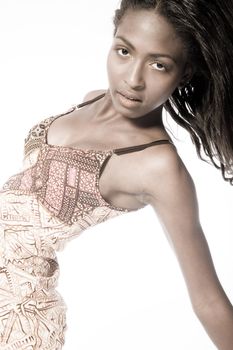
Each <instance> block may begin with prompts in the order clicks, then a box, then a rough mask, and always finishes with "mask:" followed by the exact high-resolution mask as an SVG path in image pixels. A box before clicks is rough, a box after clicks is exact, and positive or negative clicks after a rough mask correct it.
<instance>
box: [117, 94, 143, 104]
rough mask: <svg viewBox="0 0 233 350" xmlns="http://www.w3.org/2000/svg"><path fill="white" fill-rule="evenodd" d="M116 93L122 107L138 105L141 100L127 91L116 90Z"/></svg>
mask: <svg viewBox="0 0 233 350" xmlns="http://www.w3.org/2000/svg"><path fill="white" fill-rule="evenodd" d="M117 94H118V97H119V100H120V103H121V104H122V105H123V106H124V107H138V105H139V104H140V103H141V102H142V100H141V99H140V98H139V97H138V96H136V95H134V94H131V93H128V92H121V91H117Z"/></svg>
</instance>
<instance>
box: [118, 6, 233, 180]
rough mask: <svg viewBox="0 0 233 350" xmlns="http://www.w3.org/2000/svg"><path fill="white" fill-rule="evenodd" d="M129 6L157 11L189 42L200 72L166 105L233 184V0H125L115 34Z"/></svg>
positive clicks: (197, 70)
mask: <svg viewBox="0 0 233 350" xmlns="http://www.w3.org/2000/svg"><path fill="white" fill-rule="evenodd" d="M128 9H135V10H140V9H147V10H152V9H153V10H154V11H155V12H156V13H158V14H160V15H162V16H164V17H165V18H166V19H167V20H168V21H169V22H170V23H171V24H172V25H173V27H174V29H175V30H176V32H177V33H178V35H179V36H180V37H181V39H182V40H183V42H184V44H185V46H186V48H187V52H188V58H189V60H190V62H192V64H193V65H194V74H193V76H192V78H191V80H190V81H189V82H188V83H187V84H186V85H185V86H183V87H182V88H177V89H176V90H175V91H174V92H173V94H172V96H171V97H170V98H169V100H168V101H167V102H166V103H165V104H164V107H165V109H166V110H167V111H168V112H169V114H170V115H171V116H172V118H173V119H174V120H175V121H176V122H177V123H178V124H179V125H181V126H182V127H184V128H185V129H186V130H187V131H188V132H189V134H190V136H191V139H192V142H193V143H194V145H195V147H196V151H197V154H198V156H199V157H200V158H201V159H202V160H206V157H205V156H207V158H209V159H210V160H211V162H212V163H213V164H214V166H215V167H216V168H218V169H220V170H221V172H222V176H223V178H224V180H226V181H229V182H230V184H231V185H233V67H232V65H233V1H232V0H221V1H220V0H211V1H209V0H145V1H141V0H122V1H121V4H120V8H119V9H117V10H116V12H115V17H114V25H115V33H116V31H117V27H118V25H119V24H120V22H121V20H122V18H123V17H124V14H125V12H126V11H127V10H128ZM203 151H204V153H203Z"/></svg>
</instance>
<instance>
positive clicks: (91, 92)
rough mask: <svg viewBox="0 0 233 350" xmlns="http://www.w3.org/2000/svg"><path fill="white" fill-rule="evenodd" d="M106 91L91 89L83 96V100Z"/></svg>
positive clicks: (90, 98)
mask: <svg viewBox="0 0 233 350" xmlns="http://www.w3.org/2000/svg"><path fill="white" fill-rule="evenodd" d="M104 93H106V90H93V91H90V92H88V93H87V94H86V95H85V96H84V99H83V102H86V101H88V100H92V99H93V98H95V97H97V96H99V95H101V94H104Z"/></svg>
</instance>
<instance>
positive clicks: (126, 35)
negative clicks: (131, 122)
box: [107, 10, 187, 118]
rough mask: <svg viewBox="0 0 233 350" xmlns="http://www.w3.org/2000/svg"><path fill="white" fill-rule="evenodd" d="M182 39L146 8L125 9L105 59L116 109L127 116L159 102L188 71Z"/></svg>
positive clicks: (137, 115) (168, 25) (140, 112)
mask: <svg viewBox="0 0 233 350" xmlns="http://www.w3.org/2000/svg"><path fill="white" fill-rule="evenodd" d="M186 66H187V65H186V53H185V49H184V45H183V43H182V41H181V39H180V38H179V37H178V36H177V35H176V33H175V31H174V29H173V27H172V25H171V24H169V23H168V22H167V20H166V19H165V18H164V17H162V16H160V15H158V14H155V13H154V12H153V11H149V10H128V11H127V12H126V13H125V15H124V17H123V19H122V21H121V23H120V25H119V26H118V28H117V31H116V34H115V36H114V39H113V45H112V47H111V49H110V52H109V55H108V61H107V68H108V78H109V91H110V95H111V98H112V102H113V105H114V108H115V109H116V111H117V112H119V113H121V114H122V115H124V116H126V117H130V118H136V117H139V116H143V115H145V114H147V113H149V112H151V111H152V110H154V109H155V108H158V107H159V106H161V105H162V104H163V103H164V102H165V101H166V100H167V99H168V98H169V97H170V95H171V94H172V92H173V91H174V90H175V89H176V87H177V86H178V85H179V84H180V82H181V81H182V80H184V79H185V76H186V75H187V68H186Z"/></svg>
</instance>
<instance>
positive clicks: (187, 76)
mask: <svg viewBox="0 0 233 350" xmlns="http://www.w3.org/2000/svg"><path fill="white" fill-rule="evenodd" d="M193 74H194V68H193V66H192V65H191V64H190V63H186V65H185V68H184V72H183V76H182V78H181V80H180V83H179V88H183V87H184V86H185V85H187V84H188V83H189V82H190V80H191V79H192V77H193Z"/></svg>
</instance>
